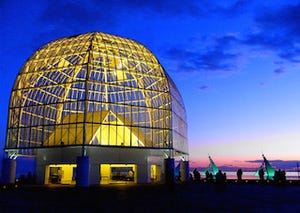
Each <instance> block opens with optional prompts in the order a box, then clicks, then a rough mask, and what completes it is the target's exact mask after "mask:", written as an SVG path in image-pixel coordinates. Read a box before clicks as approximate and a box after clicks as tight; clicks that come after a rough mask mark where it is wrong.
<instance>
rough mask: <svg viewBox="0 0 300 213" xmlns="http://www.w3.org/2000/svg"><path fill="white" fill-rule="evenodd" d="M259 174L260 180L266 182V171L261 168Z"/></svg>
mask: <svg viewBox="0 0 300 213" xmlns="http://www.w3.org/2000/svg"><path fill="white" fill-rule="evenodd" d="M258 175H259V181H260V182H261V183H262V182H264V175H265V172H264V170H263V169H262V168H261V169H260V170H259V171H258Z"/></svg>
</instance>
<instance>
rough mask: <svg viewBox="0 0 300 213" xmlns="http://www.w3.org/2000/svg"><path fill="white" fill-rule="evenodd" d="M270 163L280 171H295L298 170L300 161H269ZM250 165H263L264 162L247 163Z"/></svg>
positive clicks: (250, 161) (252, 161)
mask: <svg viewBox="0 0 300 213" xmlns="http://www.w3.org/2000/svg"><path fill="white" fill-rule="evenodd" d="M268 161H269V163H270V164H271V165H272V166H273V167H275V168H278V169H289V170H292V169H295V168H297V163H298V164H299V160H268ZM245 162H248V163H262V162H263V160H249V161H245Z"/></svg>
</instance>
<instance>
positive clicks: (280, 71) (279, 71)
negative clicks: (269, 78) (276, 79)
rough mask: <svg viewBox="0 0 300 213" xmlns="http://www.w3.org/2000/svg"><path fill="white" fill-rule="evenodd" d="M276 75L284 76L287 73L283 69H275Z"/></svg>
mask: <svg viewBox="0 0 300 213" xmlns="http://www.w3.org/2000/svg"><path fill="white" fill-rule="evenodd" d="M274 73H275V74H276V75H282V74H284V73H285V70H284V69H283V68H278V69H275V70H274Z"/></svg>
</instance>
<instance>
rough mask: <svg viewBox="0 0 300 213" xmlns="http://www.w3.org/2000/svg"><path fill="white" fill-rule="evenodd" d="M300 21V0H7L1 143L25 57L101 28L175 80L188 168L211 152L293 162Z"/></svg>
mask: <svg viewBox="0 0 300 213" xmlns="http://www.w3.org/2000/svg"><path fill="white" fill-rule="evenodd" d="M299 23H300V1H290V0H285V1H281V0H278V1H276V0H272V1H267V0H264V1H255V0H252V1H251V0H249V1H248V0H237V1H220V0H219V1H210V0H187V1H183V0H181V1H179V0H163V1H153V0H143V1H138V0H124V1H121V0H102V1H97V0H85V1H80V0H64V1H59V0H48V1H46V0H44V1H43V0H40V1H34V0H27V1H17V0H2V1H0V25H1V30H0V32H1V33H0V38H1V39H0V42H1V44H0V60H1V63H0V70H1V78H0V84H1V96H0V101H1V105H0V112H1V120H0V142H1V144H0V146H1V147H4V142H5V134H6V132H5V130H6V122H7V111H8V102H9V96H10V92H11V88H12V85H13V83H14V80H15V78H16V76H17V74H18V72H19V70H20V68H21V66H22V65H23V63H25V61H26V60H27V58H28V57H30V56H31V54H33V53H34V51H36V50H37V48H39V47H41V46H42V45H44V44H46V43H48V42H50V41H52V40H54V39H58V38H62V37H66V36H70V35H75V34H81V33H87V32H92V31H100V32H105V33H110V34H114V35H118V36H122V37H126V38H131V39H133V40H136V41H138V42H140V43H142V44H143V45H145V46H146V47H147V48H149V49H150V50H151V51H152V52H153V53H154V54H155V55H156V56H157V58H158V60H159V61H160V63H161V64H162V66H163V67H164V68H165V70H166V71H167V72H168V73H169V74H170V76H171V77H172V79H173V80H174V81H175V83H176V84H177V86H178V89H179V91H180V93H181V95H182V97H183V100H184V102H185V107H186V111H187V118H188V120H187V121H188V138H189V150H190V162H191V166H195V165H197V166H198V165H200V166H204V165H207V164H208V155H211V156H212V157H213V159H214V160H215V162H216V164H218V165H233V166H249V167H251V166H253V167H256V166H257V165H259V164H260V163H259V162H257V161H256V160H261V159H262V158H261V154H262V153H264V154H265V155H266V157H267V158H268V159H270V160H274V162H277V163H278V162H279V163H278V164H277V166H278V167H280V165H283V164H280V162H281V163H284V165H285V167H286V168H287V167H289V166H291V167H296V162H297V161H299V162H300V87H299V86H300V27H299ZM275 160H277V161H275ZM278 160H281V161H278ZM247 162H248V163H247ZM245 163H247V164H245ZM287 165H289V166H287Z"/></svg>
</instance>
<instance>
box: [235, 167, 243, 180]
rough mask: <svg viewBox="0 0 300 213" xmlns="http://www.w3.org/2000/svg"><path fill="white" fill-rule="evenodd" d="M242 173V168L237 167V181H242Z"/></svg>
mask: <svg viewBox="0 0 300 213" xmlns="http://www.w3.org/2000/svg"><path fill="white" fill-rule="evenodd" d="M242 175H243V171H242V169H238V170H237V172H236V176H237V180H238V182H239V183H240V182H242Z"/></svg>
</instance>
